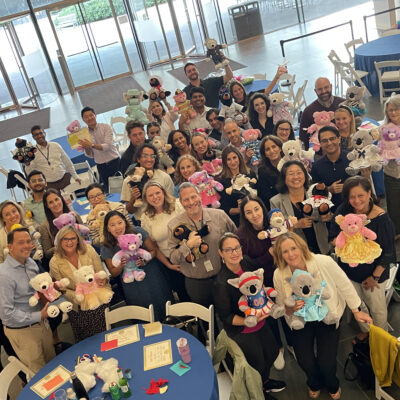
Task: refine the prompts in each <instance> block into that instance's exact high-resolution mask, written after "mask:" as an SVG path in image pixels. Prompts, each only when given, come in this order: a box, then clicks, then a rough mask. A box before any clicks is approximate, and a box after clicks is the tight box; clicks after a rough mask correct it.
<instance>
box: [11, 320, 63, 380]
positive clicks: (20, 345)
mask: <svg viewBox="0 0 400 400" xmlns="http://www.w3.org/2000/svg"><path fill="white" fill-rule="evenodd" d="M4 333H5V334H6V336H7V337H8V339H9V340H10V343H11V345H12V347H13V348H14V350H15V352H16V353H17V356H18V358H19V359H20V360H21V361H22V362H23V363H24V364H25V365H26V366H27V367H28V368H30V369H31V370H32V371H33V372H34V373H36V372H38V371H39V370H40V369H41V368H42V367H44V366H45V365H46V364H47V363H48V362H49V361H50V360H51V359H52V358H54V357H55V356H56V353H55V351H54V346H53V336H52V334H51V329H50V328H46V326H45V324H44V322H40V323H39V324H36V325H33V326H30V327H28V328H23V329H9V328H7V327H6V326H5V327H4Z"/></svg>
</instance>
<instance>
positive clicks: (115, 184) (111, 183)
mask: <svg viewBox="0 0 400 400" xmlns="http://www.w3.org/2000/svg"><path fill="white" fill-rule="evenodd" d="M123 182H124V177H123V176H122V173H121V172H120V171H118V172H116V173H115V175H114V176H110V177H109V178H108V193H121V191H122V183H123Z"/></svg>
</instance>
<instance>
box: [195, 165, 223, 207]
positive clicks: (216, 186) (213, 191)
mask: <svg viewBox="0 0 400 400" xmlns="http://www.w3.org/2000/svg"><path fill="white" fill-rule="evenodd" d="M188 181H189V182H190V183H192V184H193V185H194V186H196V187H197V189H198V191H199V194H200V198H201V205H202V206H204V207H208V206H211V207H212V208H219V206H220V205H221V204H220V202H219V201H218V200H219V199H220V198H221V196H220V195H219V194H218V193H217V191H218V192H221V191H222V190H224V187H223V186H222V184H221V183H219V182H217V181H216V180H214V178H213V177H212V176H209V175H208V174H207V172H206V171H204V170H203V171H197V172H195V173H194V174H193V175H191V176H190V177H189V179H188Z"/></svg>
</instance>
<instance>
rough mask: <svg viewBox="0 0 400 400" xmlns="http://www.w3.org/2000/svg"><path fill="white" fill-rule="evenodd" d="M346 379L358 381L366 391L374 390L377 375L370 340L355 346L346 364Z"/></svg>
mask: <svg viewBox="0 0 400 400" xmlns="http://www.w3.org/2000/svg"><path fill="white" fill-rule="evenodd" d="M344 377H345V378H346V380H348V381H355V380H356V379H358V380H359V382H360V383H361V386H362V387H363V388H364V389H373V388H374V386H375V375H374V371H373V369H372V364H371V358H370V355H369V343H368V340H367V341H365V342H357V343H355V344H353V351H352V352H351V353H350V354H349V356H348V357H347V360H346V363H345V364H344Z"/></svg>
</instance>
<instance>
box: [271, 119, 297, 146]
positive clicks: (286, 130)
mask: <svg viewBox="0 0 400 400" xmlns="http://www.w3.org/2000/svg"><path fill="white" fill-rule="evenodd" d="M272 134H273V135H275V136H278V138H279V139H281V140H282V143H285V142H287V141H288V140H296V137H295V136H294V130H293V126H292V124H291V122H290V121H288V120H287V119H280V120H279V121H278V122H277V123H276V124H275V126H274V130H273V131H272Z"/></svg>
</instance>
